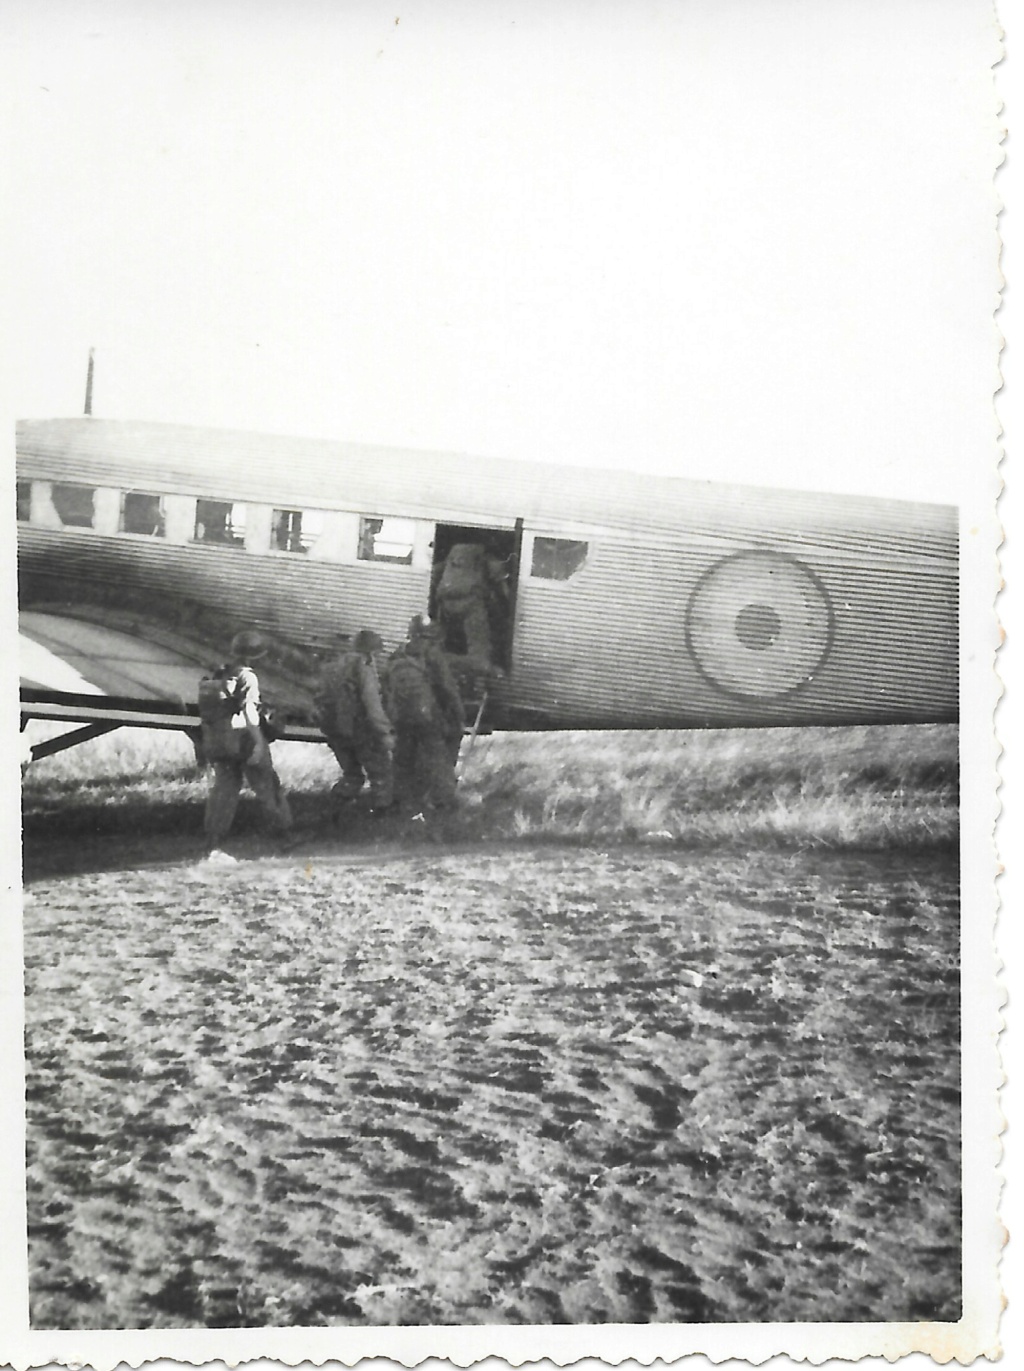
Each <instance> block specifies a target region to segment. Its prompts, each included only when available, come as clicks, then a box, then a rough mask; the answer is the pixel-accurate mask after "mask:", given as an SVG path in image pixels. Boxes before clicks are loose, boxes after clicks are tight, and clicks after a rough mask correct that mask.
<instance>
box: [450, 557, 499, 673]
mask: <svg viewBox="0 0 1024 1371" xmlns="http://www.w3.org/2000/svg"><path fill="white" fill-rule="evenodd" d="M435 596H436V601H437V613H438V618H439V619H440V621H441V627H442V629H443V631H444V636H445V639H446V640H447V644H448V647H449V648H451V650H452V651H453V652H460V651H461V652H462V653H463V654H464V655H465V657H466V659H467V661H468V662H469V663H470V665H471V666H472V667H473V669H474V670H475V671H477V672H479V673H480V674H481V675H485V676H486V675H488V674H490V673H491V672H492V671H493V668H494V666H495V662H494V631H493V630H494V628H495V626H496V625H500V632H499V638H500V636H501V635H502V634H503V633H504V631H505V627H506V624H507V616H508V609H509V586H508V566H507V564H506V563H505V562H503V561H502V560H501V559H500V558H499V557H496V556H494V555H493V554H492V553H490V552H489V551H488V549H487V548H486V547H484V545H483V544H482V543H456V544H455V545H454V546H453V547H452V548H451V550H450V551H449V553H448V555H447V557H445V559H444V561H443V562H442V563H441V567H440V575H439V577H438V581H437V587H436V591H435Z"/></svg>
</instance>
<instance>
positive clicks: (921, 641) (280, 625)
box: [17, 415, 958, 756]
mask: <svg viewBox="0 0 1024 1371" xmlns="http://www.w3.org/2000/svg"><path fill="white" fill-rule="evenodd" d="M17 520H18V561H19V606H20V615H21V631H22V634H23V635H24V636H27V638H28V639H29V641H30V642H33V643H35V644H37V645H38V646H39V647H40V648H41V649H45V650H48V651H51V652H52V653H53V654H54V655H55V656H56V657H57V658H58V659H59V660H60V661H62V662H63V663H65V665H67V666H70V667H72V668H74V669H75V670H77V672H78V675H77V676H75V678H74V679H73V680H72V681H70V682H69V681H68V680H67V679H64V680H63V682H61V683H60V688H53V682H52V681H39V680H33V678H32V675H31V673H29V676H28V678H27V679H25V680H23V686H22V695H21V710H22V720H23V726H24V722H25V721H26V720H27V719H29V718H46V719H61V720H64V721H66V722H67V723H69V724H70V723H75V724H79V725H81V726H82V727H80V728H78V729H76V730H75V731H73V732H70V733H67V734H64V735H62V737H61V738H55V739H50V740H47V742H45V743H43V744H39V745H37V746H36V747H35V748H33V749H32V751H33V755H34V756H42V755H47V753H48V752H53V751H57V750H59V749H60V748H62V747H65V746H73V745H75V744H76V743H77V742H81V741H85V739H86V738H88V737H93V736H96V734H97V733H100V732H106V731H109V730H110V729H112V728H116V727H120V726H125V725H132V726H142V727H152V728H177V729H183V730H185V731H191V732H192V733H193V734H195V731H196V730H197V729H198V725H199V720H198V716H197V712H196V708H195V686H196V684H197V682H198V678H199V676H200V675H201V674H202V673H203V670H204V669H206V668H208V667H209V666H210V665H212V664H214V663H216V662H217V661H219V660H221V659H222V658H223V656H224V652H225V643H226V642H227V641H229V639H230V636H231V634H232V632H234V631H235V630H237V629H238V628H241V627H255V628H258V629H259V630H261V631H263V632H264V634H265V635H266V636H267V637H268V639H269V640H270V642H271V652H270V654H269V656H268V659H267V663H266V666H265V668H264V667H262V664H261V679H262V680H264V681H265V683H266V685H265V689H266V693H267V694H268V696H270V697H271V698H272V699H275V700H276V701H277V702H278V703H279V704H280V705H282V707H283V708H284V710H285V713H286V716H287V717H288V720H289V722H288V723H287V725H286V728H285V731H284V734H283V736H284V737H286V738H292V739H299V740H306V741H322V737H321V734H320V733H319V731H318V730H317V728H316V727H315V723H314V722H313V721H312V714H311V712H310V699H311V695H310V691H311V682H312V679H313V677H314V676H315V671H316V664H317V661H318V658H319V657H322V656H323V655H324V654H325V653H329V652H330V651H331V650H332V645H336V644H337V643H338V642H343V641H344V640H346V639H350V638H351V637H353V636H354V635H355V633H356V632H357V631H358V630H359V629H360V628H363V627H370V628H373V629H375V630H376V631H377V632H378V633H379V634H380V635H381V637H382V638H383V639H384V642H385V645H386V647H387V648H389V649H391V648H394V647H396V646H397V645H398V644H399V643H401V642H402V641H403V640H404V638H405V635H406V632H407V626H408V624H409V621H410V619H411V618H412V616H414V615H416V614H435V613H436V610H437V579H438V574H439V571H440V568H441V567H442V565H443V564H444V559H445V558H446V557H447V555H448V554H449V553H450V552H451V549H452V548H453V547H455V546H456V545H466V544H478V545H480V546H482V547H483V548H484V549H485V551H486V554H487V555H488V557H489V558H490V559H491V560H492V561H493V562H494V563H497V564H499V565H501V566H502V567H503V568H504V576H505V591H504V598H503V599H502V600H501V602H500V604H498V605H497V606H496V607H494V608H493V609H492V615H493V618H492V624H491V628H492V642H493V657H492V665H493V668H494V670H493V671H492V672H491V673H490V674H489V676H488V679H487V681H486V727H487V729H528V730H543V729H692V728H723V727H759V726H765V727H771V726H781V725H834V724H867V723H920V722H954V721H955V720H956V719H957V715H958V654H957V645H958V626H957V606H958V543H957V536H958V535H957V511H956V509H955V508H953V507H950V506H945V505H935V504H927V503H917V502H911V501H899V500H888V499H877V498H869V497H860V496H850V495H838V494H824V493H813V492H798V491H789V490H782V489H773V488H770V487H758V488H754V487H743V486H734V485H728V484H724V483H717V482H711V481H697V480H687V479H682V478H676V477H664V476H649V475H641V474H633V473H630V472H626V471H594V470H591V469H584V468H577V467H571V466H557V465H537V464H531V463H528V462H525V461H524V462H520V461H511V460H484V459H482V458H476V457H472V456H466V455H460V454H454V453H445V452H417V451H410V450H405V449H398V448H388V447H383V446H369V445H361V444H356V443H345V442H332V441H327V440H320V439H308V438H294V437H278V436H272V435H263V434H256V433H247V432H228V431H218V430H213V429H208V428H199V427H190V426H184V425H177V424H162V423H151V422H134V421H124V420H114V419H102V418H96V417H93V416H92V415H86V416H84V417H79V418H65V419H36V420H23V421H20V422H19V423H18V425H17ZM445 647H446V649H447V650H448V651H449V652H450V653H451V660H452V662H453V664H454V665H456V667H458V666H459V665H460V664H461V665H462V666H463V667H465V665H466V645H465V643H464V642H460V641H458V636H457V633H456V635H455V637H454V638H453V637H452V633H451V630H450V629H449V631H448V638H447V640H446V643H445ZM462 679H463V680H464V681H467V682H470V685H469V686H468V687H467V689H468V690H469V691H470V693H472V690H473V686H472V684H471V683H472V681H473V673H472V672H466V671H464V672H463V675H462ZM78 681H80V682H82V683H84V684H85V689H84V690H83V689H81V688H76V689H72V688H69V687H70V686H73V685H75V684H76V682H78ZM476 690H477V693H479V694H481V695H482V691H483V688H482V687H481V686H480V683H479V680H477V685H476ZM98 692H102V693H98Z"/></svg>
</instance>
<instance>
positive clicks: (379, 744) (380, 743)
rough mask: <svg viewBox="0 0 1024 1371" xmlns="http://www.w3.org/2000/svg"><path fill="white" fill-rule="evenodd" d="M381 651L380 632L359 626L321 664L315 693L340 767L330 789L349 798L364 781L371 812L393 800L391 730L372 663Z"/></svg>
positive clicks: (383, 808) (382, 810)
mask: <svg viewBox="0 0 1024 1371" xmlns="http://www.w3.org/2000/svg"><path fill="white" fill-rule="evenodd" d="M383 651H384V644H383V642H382V641H381V639H380V637H379V635H378V634H376V633H374V632H373V631H372V630H371V629H368V628H364V629H361V630H360V631H359V632H358V633H357V634H356V636H355V639H354V641H353V643H352V646H351V648H349V649H347V650H343V651H342V652H341V654H340V655H339V656H338V657H336V658H335V659H334V660H333V661H330V662H327V663H326V665H325V666H324V667H323V669H322V670H321V673H320V681H319V683H318V686H317V689H316V693H315V696H314V703H315V706H316V714H317V722H318V724H319V725H320V728H321V729H322V730H323V734H324V737H325V738H326V739H327V742H328V745H329V746H330V749H331V751H332V752H333V753H334V755H335V757H336V758H337V762H338V765H339V766H340V767H341V780H340V781H339V782H338V783H337V784H336V785H335V787H334V791H333V793H334V795H335V796H336V797H337V798H338V799H339V800H342V801H344V800H354V799H356V797H357V796H358V795H359V794H360V793H361V791H362V789H363V786H364V784H365V783H366V782H367V781H368V782H369V785H370V812H371V814H383V813H385V812H386V811H387V810H388V809H390V808H391V806H392V805H393V803H394V778H393V772H392V764H391V754H392V752H393V751H394V737H395V735H394V729H393V728H392V726H391V720H390V719H389V718H388V716H387V713H386V711H385V709H384V701H383V697H382V694H381V684H380V676H379V674H378V668H377V662H378V659H379V656H380V654H381V653H382V652H383Z"/></svg>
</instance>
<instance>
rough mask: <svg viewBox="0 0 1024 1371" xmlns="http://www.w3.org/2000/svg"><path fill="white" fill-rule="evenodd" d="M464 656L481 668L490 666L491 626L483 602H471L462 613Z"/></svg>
mask: <svg viewBox="0 0 1024 1371" xmlns="http://www.w3.org/2000/svg"><path fill="white" fill-rule="evenodd" d="M462 628H463V632H464V633H465V635H466V656H467V657H468V658H469V659H470V661H471V662H473V663H474V664H478V665H479V666H481V667H489V666H490V665H491V624H490V620H489V618H488V616H487V606H486V604H485V603H484V602H483V600H473V601H471V602H470V603H469V604H468V605H467V606H466V608H465V609H464V610H463V613H462Z"/></svg>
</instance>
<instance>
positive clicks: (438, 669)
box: [385, 620, 465, 809]
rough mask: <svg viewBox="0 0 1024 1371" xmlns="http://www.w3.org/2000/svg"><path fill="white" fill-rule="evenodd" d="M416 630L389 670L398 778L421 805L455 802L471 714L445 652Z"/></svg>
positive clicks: (401, 790) (404, 792)
mask: <svg viewBox="0 0 1024 1371" xmlns="http://www.w3.org/2000/svg"><path fill="white" fill-rule="evenodd" d="M417 622H418V621H417V620H413V625H414V627H413V629H412V631H411V632H410V637H409V641H408V642H407V643H405V644H404V646H403V647H401V648H399V650H398V651H397V652H396V653H394V655H393V656H392V657H391V660H390V661H389V662H388V667H387V672H386V678H385V679H386V693H387V702H388V712H389V714H390V716H391V718H392V720H393V722H394V725H395V733H396V742H395V781H396V787H397V789H398V792H399V794H400V795H401V796H402V798H403V799H405V798H407V799H409V800H411V801H413V802H414V803H416V804H429V805H432V806H433V807H434V808H437V809H447V808H450V807H451V806H452V805H454V804H455V763H456V761H457V760H458V755H459V747H460V744H461V742H462V730H463V727H464V723H465V715H464V712H463V707H462V697H461V696H460V694H459V688H458V686H457V685H456V683H455V678H454V677H453V675H452V672H451V668H450V667H449V666H448V663H447V661H446V660H445V655H444V652H443V651H442V650H441V648H440V646H439V645H438V644H437V643H436V642H435V641H433V640H432V638H431V636H429V634H428V632H425V631H423V630H422V629H417V628H416V627H415V626H416V625H417Z"/></svg>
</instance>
